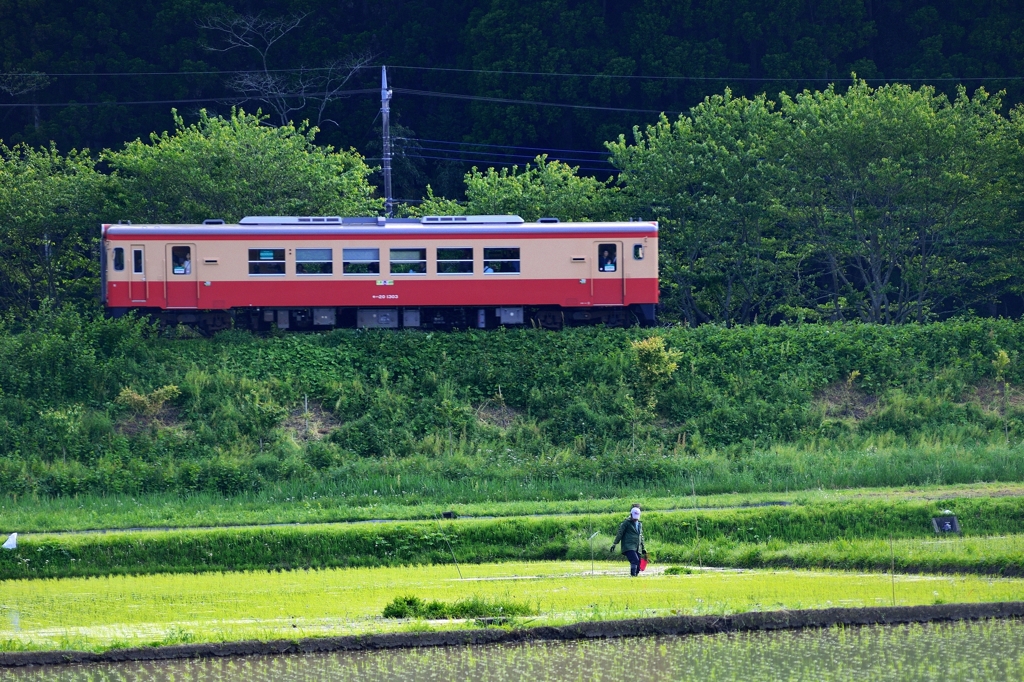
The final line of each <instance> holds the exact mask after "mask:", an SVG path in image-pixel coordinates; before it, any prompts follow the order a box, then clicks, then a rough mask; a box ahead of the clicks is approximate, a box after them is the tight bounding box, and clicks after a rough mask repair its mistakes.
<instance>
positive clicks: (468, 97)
mask: <svg viewBox="0 0 1024 682" xmlns="http://www.w3.org/2000/svg"><path fill="white" fill-rule="evenodd" d="M393 90H394V92H396V93H402V94H404V95H416V96H420V97H443V98H448V99H462V100H470V101H474V102H493V103H496V104H530V105H533V106H538V107H559V108H563V109H590V110H593V111H623V112H632V113H644V114H679V113H682V112H681V111H666V110H664V109H632V108H626V107H598V106H592V105H589V104H563V103H561V102H541V101H536V100H529V99H508V98H505V97H485V96H482V95H459V94H455V93H451V92H432V91H430V90H409V89H407V88H393Z"/></svg>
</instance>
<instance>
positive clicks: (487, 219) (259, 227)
mask: <svg viewBox="0 0 1024 682" xmlns="http://www.w3.org/2000/svg"><path fill="white" fill-rule="evenodd" d="M657 231H658V223H657V222H655V221H635V222H634V221H630V222H566V223H563V222H560V221H558V220H557V219H555V218H541V219H540V220H538V221H537V222H530V223H528V222H526V221H524V220H523V219H522V218H520V217H519V216H512V215H497V216H495V215H487V216H426V217H423V218H384V217H378V216H366V217H354V218H348V217H344V218H343V217H340V216H309V217H306V216H249V217H246V218H243V219H242V220H240V221H239V222H238V223H237V224H225V223H224V222H223V221H213V220H208V221H205V222H204V223H202V224H170V223H157V224H138V225H132V224H130V223H129V224H120V223H119V224H104V225H103V234H104V235H110V236H121V237H128V236H138V237H144V236H163V235H168V236H169V235H182V236H186V235H194V236H207V237H216V236H224V237H240V236H242V235H249V234H251V235H268V236H269V235H275V236H276V235H295V236H299V235H303V236H323V237H334V236H344V235H352V236H360V235H362V236H367V235H380V236H386V235H396V236H397V235H409V236H412V235H422V236H432V235H433V236H441V235H472V234H480V235H487V234H496V233H501V234H509V233H519V234H523V235H524V236H528V235H529V236H540V235H566V236H570V235H574V234H598V235H600V234H612V233H616V234H623V233H625V234H633V235H650V234H652V233H654V234H657Z"/></svg>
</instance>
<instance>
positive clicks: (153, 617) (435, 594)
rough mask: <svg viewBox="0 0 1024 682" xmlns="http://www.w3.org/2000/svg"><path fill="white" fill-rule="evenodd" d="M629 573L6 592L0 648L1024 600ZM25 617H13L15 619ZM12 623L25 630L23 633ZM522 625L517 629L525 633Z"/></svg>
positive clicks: (904, 584) (356, 574) (83, 582)
mask: <svg viewBox="0 0 1024 682" xmlns="http://www.w3.org/2000/svg"><path fill="white" fill-rule="evenodd" d="M624 570H625V567H624V564H623V562H617V563H614V564H613V563H608V562H598V563H596V564H595V565H594V574H593V575H591V564H590V562H589V561H586V562H558V563H552V562H544V563H502V564H482V565H472V566H464V567H463V568H462V572H463V577H464V579H462V580H460V579H458V574H457V573H456V571H455V569H454V567H452V566H405V567H395V568H389V567H381V566H378V567H374V568H358V569H339V570H312V571H285V572H252V573H245V574H238V573H207V574H202V575H187V574H185V575H162V576H117V577H109V578H89V579H69V580H46V581H39V580H28V581H23V580H8V581H5V582H4V616H5V617H4V618H3V619H0V648H3V649H7V650H11V649H24V648H36V649H40V648H43V649H55V648H63V649H79V650H83V649H84V650H90V649H91V650H96V649H109V648H121V647H127V646H140V645H148V644H177V643H188V642H208V641H232V640H239V639H253V638H259V639H277V638H301V637H309V636H325V635H336V634H361V633H367V632H395V631H403V630H424V629H433V628H447V629H451V628H456V629H458V628H467V627H469V628H478V627H479V625H478V624H477V623H475V622H473V621H470V622H468V623H465V624H461V623H451V624H437V625H433V624H427V623H423V622H413V623H405V622H401V621H396V620H393V619H385V618H381V615H380V614H381V611H382V610H383V608H384V607H385V606H386V605H387V604H388V603H390V602H391V601H392V600H394V599H395V598H397V597H402V596H407V595H413V596H416V597H418V598H419V599H423V600H427V599H430V600H438V601H442V602H445V603H449V604H452V603H456V602H459V601H464V600H471V599H474V598H475V599H478V600H482V601H487V602H491V603H494V602H509V601H515V602H518V603H526V604H530V605H531V608H535V609H536V611H537V612H538V616H536V617H534V618H532V619H531V620H530V622H529V624H528V625H559V624H563V623H573V622H579V621H581V620H605V619H613V618H635V617H641V616H658V615H672V614H695V615H708V614H713V615H722V614H731V613H738V612H744V611H750V610H756V609H760V610H775V609H782V608H789V609H797V608H828V607H831V606H848V607H853V606H877V605H888V604H892V600H893V592H894V591H895V599H896V603H897V604H899V605H918V604H934V603H936V602H939V603H970V602H989V601H1014V600H1019V599H1020V598H1021V595H1022V590H1024V584H1022V582H1021V581H1020V580H1016V579H1006V578H999V579H993V578H991V577H974V576H957V577H952V576H934V577H921V576H914V577H911V578H906V577H902V576H896V579H895V583H894V582H893V581H892V580H891V579H890V577H889V576H888V575H885V574H876V575H867V574H848V573H841V572H825V571H816V572H806V571H779V572H761V571H746V572H722V571H714V572H699V573H695V574H693V575H681V576H663V575H649V576H647V575H645V576H643V577H642V578H640V579H638V580H636V581H633V582H629V583H628V589H624V581H627V580H629V579H628V578H625V577H624V576H623V573H624ZM14 614H17V617H16V618H15V617H14ZM12 623H16V624H17V625H16V627H17V629H15V625H12ZM520 623H521V624H523V623H522V621H520Z"/></svg>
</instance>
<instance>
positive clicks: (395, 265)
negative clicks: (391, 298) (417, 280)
mask: <svg viewBox="0 0 1024 682" xmlns="http://www.w3.org/2000/svg"><path fill="white" fill-rule="evenodd" d="M391 274H392V275H425V274H427V250H426V249H391Z"/></svg>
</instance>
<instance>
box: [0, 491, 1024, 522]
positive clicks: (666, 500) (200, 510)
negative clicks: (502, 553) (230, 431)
mask: <svg viewBox="0 0 1024 682" xmlns="http://www.w3.org/2000/svg"><path fill="white" fill-rule="evenodd" d="M960 497H964V498H977V497H1024V485H1021V484H1017V483H977V484H971V485H945V486H935V485H931V486H918V487H910V488H840V489H830V488H815V489H810V490H796V491H789V492H765V493H723V494H718V495H697V496H693V495H675V496H670V497H654V496H652V495H651V492H650V491H648V490H646V489H641V488H638V489H637V491H636V493H635V494H634V495H631V496H630V497H619V498H614V497H613V498H605V499H580V498H576V499H569V500H557V499H556V500H521V501H516V502H499V501H490V502H471V503H460V502H455V503H440V502H433V503H427V502H419V503H412V504H410V503H408V502H406V501H404V500H403V498H402V497H401V496H398V495H390V494H388V495H379V496H378V497H376V498H369V499H366V500H364V501H362V502H363V504H364V506H359V503H358V501H357V500H350V501H349V502H348V503H345V504H340V503H339V500H337V499H336V498H334V497H331V496H330V495H327V494H323V493H322V492H321V493H320V494H312V495H310V496H309V497H306V498H303V497H302V496H301V495H300V494H298V493H296V492H293V491H287V490H282V489H280V488H278V489H274V490H270V491H257V492H255V493H251V494H240V495H233V496H229V497H225V496H223V495H218V494H216V493H195V494H192V495H187V496H178V495H174V494H170V493H156V494H151V495H138V496H136V495H110V496H102V497H100V496H88V495H87V496H79V497H34V498H33V497H30V498H21V499H18V500H17V501H12V500H0V519H2V520H3V528H2V529H0V531H2V530H10V531H17V532H20V533H42V532H63V531H67V532H78V531H90V530H119V529H146V528H150V529H164V528H200V527H229V526H258V525H273V524H309V523H348V522H352V523H358V522H363V521H387V520H390V521H416V520H433V519H437V518H440V517H441V514H442V513H443V512H445V511H454V512H455V513H456V515H457V516H458V517H459V518H467V517H468V518H479V517H510V516H539V515H561V514H577V515H578V514H600V513H609V514H615V513H621V512H622V511H623V510H625V509H629V507H630V505H631V504H632V503H633V502H638V501H639V502H642V503H643V507H644V509H646V510H648V511H669V510H689V509H718V508H729V507H751V506H767V505H780V506H783V505H793V504H795V505H813V504H820V503H833V502H846V501H856V500H889V501H928V500H934V501H936V503H937V504H942V502H941V501H942V500H950V499H955V498H960Z"/></svg>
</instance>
